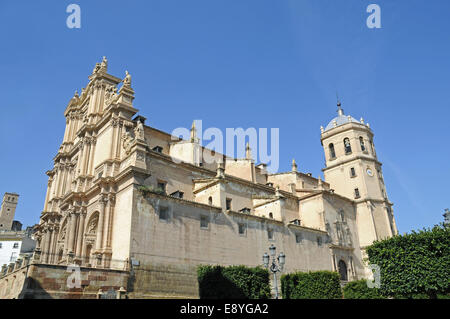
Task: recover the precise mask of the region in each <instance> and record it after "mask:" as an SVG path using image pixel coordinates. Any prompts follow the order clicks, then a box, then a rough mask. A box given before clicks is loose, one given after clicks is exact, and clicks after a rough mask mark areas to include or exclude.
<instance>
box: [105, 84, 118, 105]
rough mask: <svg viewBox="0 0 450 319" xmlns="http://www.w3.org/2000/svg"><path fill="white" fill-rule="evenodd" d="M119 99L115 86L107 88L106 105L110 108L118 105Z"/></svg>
mask: <svg viewBox="0 0 450 319" xmlns="http://www.w3.org/2000/svg"><path fill="white" fill-rule="evenodd" d="M118 99H119V95H118V94H117V87H116V86H114V85H111V86H109V87H107V88H106V93H105V105H106V106H110V105H111V104H113V103H116V102H117V100H118Z"/></svg>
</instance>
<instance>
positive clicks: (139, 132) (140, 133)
mask: <svg viewBox="0 0 450 319" xmlns="http://www.w3.org/2000/svg"><path fill="white" fill-rule="evenodd" d="M134 133H135V135H136V138H137V139H138V140H145V134H144V125H143V124H142V122H141V121H139V120H138V121H137V123H136V128H135V129H134Z"/></svg>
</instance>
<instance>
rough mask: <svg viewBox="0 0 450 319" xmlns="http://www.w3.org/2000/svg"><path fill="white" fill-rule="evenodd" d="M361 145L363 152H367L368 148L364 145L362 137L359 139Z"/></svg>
mask: <svg viewBox="0 0 450 319" xmlns="http://www.w3.org/2000/svg"><path fill="white" fill-rule="evenodd" d="M359 145H361V151H363V152H364V151H365V150H366V146H365V145H364V139H363V137H362V136H360V137H359Z"/></svg>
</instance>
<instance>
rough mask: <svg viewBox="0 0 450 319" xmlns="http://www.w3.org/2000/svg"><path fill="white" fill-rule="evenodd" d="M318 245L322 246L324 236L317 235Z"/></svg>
mask: <svg viewBox="0 0 450 319" xmlns="http://www.w3.org/2000/svg"><path fill="white" fill-rule="evenodd" d="M317 245H318V246H322V237H317Z"/></svg>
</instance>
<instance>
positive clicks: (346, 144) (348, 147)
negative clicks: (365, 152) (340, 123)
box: [344, 137, 352, 154]
mask: <svg viewBox="0 0 450 319" xmlns="http://www.w3.org/2000/svg"><path fill="white" fill-rule="evenodd" d="M344 148H345V154H350V153H351V152H352V147H351V145H350V140H349V138H348V137H346V138H344Z"/></svg>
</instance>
